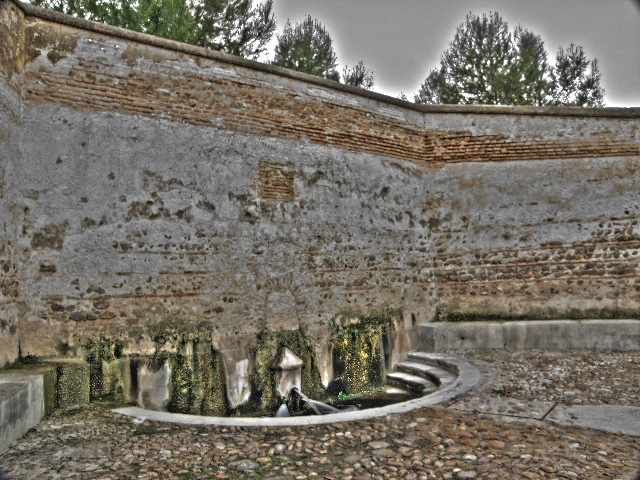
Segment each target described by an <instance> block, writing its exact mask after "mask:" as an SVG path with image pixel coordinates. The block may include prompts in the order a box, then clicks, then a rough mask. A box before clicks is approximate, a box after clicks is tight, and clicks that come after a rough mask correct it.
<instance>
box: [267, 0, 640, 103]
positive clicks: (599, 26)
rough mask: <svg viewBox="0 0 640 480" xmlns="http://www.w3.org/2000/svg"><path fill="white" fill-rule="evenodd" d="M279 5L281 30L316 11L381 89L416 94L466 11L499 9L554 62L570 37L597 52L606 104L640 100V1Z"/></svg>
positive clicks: (319, 0)
mask: <svg viewBox="0 0 640 480" xmlns="http://www.w3.org/2000/svg"><path fill="white" fill-rule="evenodd" d="M257 1H259V0H256V2H257ZM274 9H275V14H276V21H277V24H278V32H280V31H281V30H282V27H283V26H284V24H285V22H286V21H287V18H289V19H291V22H292V23H295V22H299V21H300V20H302V19H303V18H304V16H305V15H307V14H310V15H311V16H312V17H315V18H317V19H318V20H319V21H320V22H321V23H322V24H323V25H324V26H325V27H326V28H327V30H328V31H329V33H330V35H331V38H332V39H333V43H334V49H335V51H336V53H337V55H338V62H339V64H340V68H339V71H340V72H341V73H342V67H343V66H344V65H345V64H347V65H350V66H351V65H353V64H355V63H356V62H357V61H358V60H360V59H361V60H363V61H364V64H365V66H366V67H367V68H368V69H369V70H372V71H373V73H374V78H375V85H374V90H375V91H377V92H380V93H384V94H387V95H390V96H393V97H396V96H398V95H399V94H400V92H401V91H402V92H404V93H405V94H406V95H407V96H408V97H409V99H410V100H413V94H414V93H415V92H417V91H418V89H419V87H420V84H421V83H422V82H423V81H424V79H425V78H426V76H427V74H428V73H429V70H431V69H432V68H434V67H436V66H437V65H438V63H439V61H440V56H441V55H442V53H443V52H444V51H445V50H446V49H447V48H448V45H449V42H451V40H453V36H454V33H455V29H456V27H457V26H458V25H459V24H461V23H462V22H463V21H464V19H465V16H466V15H467V14H468V13H469V12H473V13H474V14H482V13H489V12H490V11H497V12H499V13H500V15H501V16H502V18H504V19H505V20H506V21H507V22H508V23H509V26H510V28H511V30H513V28H514V27H515V26H516V25H518V24H520V25H522V26H523V27H524V28H527V29H530V30H533V31H534V32H535V33H537V34H539V35H541V36H542V39H543V40H544V42H545V46H546V48H547V51H548V53H549V60H550V62H551V63H553V61H554V59H555V53H556V51H557V50H558V48H559V47H560V46H564V47H566V46H568V45H569V43H570V42H574V43H576V44H579V45H582V46H583V47H584V49H585V52H586V54H587V57H588V58H590V59H591V58H594V57H596V58H597V59H598V61H599V66H600V71H601V73H602V80H601V82H602V85H603V87H604V89H605V104H606V106H608V107H631V106H636V107H638V106H640V0H274ZM274 38H275V36H274ZM274 44H275V43H274V42H272V45H271V48H270V58H271V59H272V58H273V45H274Z"/></svg>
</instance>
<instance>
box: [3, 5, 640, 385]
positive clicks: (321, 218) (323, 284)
mask: <svg viewBox="0 0 640 480" xmlns="http://www.w3.org/2000/svg"><path fill="white" fill-rule="evenodd" d="M0 5H1V6H0V11H1V12H2V24H1V29H0V45H3V42H4V41H5V40H6V38H7V35H9V36H10V37H11V35H12V34H13V32H14V31H15V30H16V29H17V28H21V27H20V26H18V25H17V24H16V23H15V22H14V21H13V20H10V19H9V17H8V15H11V12H18V10H17V9H16V7H15V5H14V4H12V3H10V2H9V1H7V0H4V1H3V2H2V3H0ZM25 8H26V12H27V15H26V17H25V19H24V31H25V34H24V46H23V47H21V48H23V50H24V53H23V54H22V57H21V58H24V62H25V65H24V69H23V70H20V72H21V73H20V75H17V74H13V76H11V75H10V74H9V73H7V71H3V72H2V75H3V76H2V77H1V80H2V81H1V82H0V88H2V92H16V91H17V90H15V89H12V88H13V87H11V86H12V85H13V83H12V82H15V81H17V80H15V79H16V78H20V79H21V81H23V82H24V87H23V94H22V97H20V94H19V92H18V93H17V94H16V93H11V94H3V95H4V96H3V97H2V98H3V113H2V115H4V116H3V117H2V118H3V120H4V119H5V118H7V119H11V118H13V117H12V115H13V114H12V112H14V111H15V109H14V110H12V109H11V108H13V107H11V105H14V104H15V105H17V104H18V102H19V101H20V100H22V101H23V106H22V108H21V114H20V116H16V117H15V119H14V120H11V121H10V122H7V123H5V122H3V127H2V129H3V130H2V132H1V133H0V141H3V142H4V144H6V145H8V147H9V150H8V151H9V152H15V153H14V155H15V156H19V158H20V161H19V162H13V163H11V159H10V158H8V156H3V157H2V158H3V168H5V170H4V173H3V175H4V178H5V180H4V184H0V185H2V188H3V189H4V190H3V195H4V197H0V201H3V202H4V203H3V204H2V206H0V208H2V209H3V210H2V215H3V224H4V225H5V227H4V228H5V229H6V231H11V232H15V240H11V244H10V245H9V239H11V238H12V237H11V235H7V236H6V237H5V238H6V239H5V238H3V242H4V243H3V244H2V249H3V250H1V251H0V253H1V254H2V261H3V262H5V263H6V264H8V265H9V267H8V270H5V271H4V272H3V273H2V275H3V276H2V277H1V278H2V281H3V296H2V297H0V298H1V300H2V301H3V302H5V303H4V304H3V306H9V305H15V304H16V302H21V303H20V305H21V308H20V309H18V308H17V307H11V308H13V310H10V309H8V308H7V309H6V310H5V313H4V315H6V318H5V323H6V325H7V326H9V328H12V327H11V326H15V325H18V329H17V330H16V332H15V335H17V336H18V338H19V342H20V348H21V352H22V354H23V355H26V354H34V355H54V354H57V353H60V352H61V351H68V349H69V348H71V349H72V350H73V348H75V347H76V346H82V345H84V344H85V343H86V342H87V341H88V340H89V339H92V338H94V339H95V338H98V337H100V336H104V337H108V338H116V337H118V338H122V339H124V340H125V341H126V342H125V353H127V352H131V353H153V351H154V350H155V348H156V344H155V343H154V339H156V340H157V338H160V337H162V335H160V334H166V333H172V332H173V333H175V332H185V331H187V332H189V331H191V332H195V331H206V332H209V333H210V334H211V336H212V337H213V342H214V345H215V347H216V348H218V349H220V350H221V351H223V352H225V354H224V355H225V361H226V362H227V363H226V365H227V368H228V369H233V368H236V367H237V368H244V367H241V366H242V365H245V364H244V363H243V361H244V360H245V359H246V357H247V355H248V351H249V350H250V348H251V345H252V343H251V342H252V339H254V338H255V335H256V334H257V333H258V332H261V331H278V330H290V329H295V328H298V327H303V328H304V329H306V330H308V331H309V332H310V334H311V335H312V336H316V337H318V338H325V337H326V334H327V331H328V328H329V326H328V325H329V322H330V321H331V320H332V319H334V318H335V317H336V316H337V315H340V314H346V315H347V316H348V315H349V314H353V313H367V312H370V311H372V310H374V309H375V308H379V307H382V306H385V307H387V308H390V309H401V310H402V314H403V317H404V319H405V326H406V328H407V329H411V327H412V325H413V323H416V322H418V323H420V322H426V321H430V320H431V319H433V317H434V314H435V312H436V309H440V310H442V311H447V310H454V311H474V312H479V313H496V314H502V315H513V316H517V315H519V314H528V313H534V314H536V315H540V316H550V317H562V316H563V315H566V314H568V313H572V312H574V311H575V312H581V313H582V314H587V315H588V314H592V313H594V312H595V313H598V312H602V311H603V310H607V309H609V310H615V309H618V310H625V311H634V310H635V311H638V310H640V300H639V299H640V270H639V268H638V262H639V258H640V226H639V225H638V218H640V193H639V192H640V158H639V148H640V147H639V146H640V129H639V124H640V122H639V120H638V119H639V113H638V111H637V110H633V111H630V112H621V111H618V110H602V111H591V110H588V111H585V112H584V113H583V114H581V115H577V114H575V112H572V111H570V110H543V109H532V110H531V109H530V110H527V109H507V108H503V109H482V108H466V109H465V108H420V107H417V106H411V105H409V104H402V103H401V102H395V101H390V100H385V98H384V97H382V96H376V95H371V94H362V95H360V94H357V93H354V90H351V89H349V88H344V87H343V88H339V87H334V86H332V85H331V83H330V82H325V81H321V80H311V79H308V78H306V77H305V76H303V75H298V74H285V73H283V71H282V70H279V69H277V68H273V67H268V66H267V67H258V66H257V65H255V64H252V63H251V62H245V61H242V60H233V59H229V58H228V57H225V56H223V55H219V54H216V53H211V52H205V51H204V50H200V49H196V48H193V47H188V46H180V45H177V44H174V43H172V42H169V41H163V40H153V41H151V40H149V39H148V38H146V37H144V36H141V35H136V34H128V33H123V32H122V31H119V30H117V29H111V28H109V27H98V26H94V25H90V24H83V23H82V22H80V21H75V20H73V21H72V20H69V19H66V20H62V21H61V20H60V18H58V17H56V16H55V15H54V16H49V17H47V16H46V15H42V14H40V13H38V12H39V11H38V10H35V9H33V7H28V8H27V7H25ZM14 14H15V15H18V13H14ZM36 14H37V15H36ZM18 16H19V15H18ZM12 22H13V23H12ZM80 27H83V28H80ZM11 38H13V37H11ZM16 38H17V37H16ZM0 48H3V47H0ZM16 48H18V47H16ZM2 55H3V63H4V58H5V57H6V58H10V56H7V55H8V54H7V53H6V48H5V50H2ZM11 58H13V57H11ZM5 70H6V69H5ZM5 97H6V98H10V99H11V98H12V99H14V100H11V101H12V102H13V103H10V102H8V101H5V100H4V98H5ZM5 104H7V105H8V107H6V108H5V107H4V105H5ZM9 107H11V108H9ZM5 124H6V125H9V126H8V127H5V126H4V125H5ZM7 128H8V132H7ZM15 138H20V139H21V141H20V142H19V145H15V141H14V139H15ZM12 142H13V143H12ZM4 144H3V145H4ZM8 163H10V164H11V165H12V167H11V168H10V169H7V168H6V167H5V165H6V164H8ZM0 178H2V177H0ZM5 184H6V185H9V187H5V186H4V185H5ZM7 192H8V193H7ZM10 212H13V213H10ZM5 219H6V220H5ZM16 245H18V246H19V249H18V250H16V251H19V252H22V253H21V255H23V257H22V260H21V261H20V268H21V269H22V270H20V271H19V272H18V270H16V268H17V267H15V266H14V263H12V262H13V261H12V260H11V258H10V257H11V255H13V254H12V253H11V252H13V251H14V250H15V249H16V248H17V247H16ZM16 272H18V273H16ZM11 282H14V283H15V282H19V285H16V287H15V289H13V290H11V291H13V292H15V294H9V295H7V294H5V293H4V290H6V289H4V285H5V284H11ZM18 321H19V323H18ZM3 325H4V324H3ZM401 328H402V326H400V329H401ZM1 332H2V333H1V334H0V342H5V343H2V344H0V345H1V346H2V347H3V351H4V345H9V346H10V345H12V344H11V342H14V344H15V341H13V340H11V339H12V338H13V336H12V335H14V334H13V333H10V332H9V330H7V328H6V327H3V330H1ZM405 337H406V336H403V335H402V334H399V335H398V338H399V340H398V341H399V342H401V341H404V340H403V339H405ZM162 338H164V337H162ZM7 342H8V343H7ZM11 348H13V347H11ZM398 348H400V349H401V348H405V347H403V346H402V345H400V346H398ZM14 350H15V349H14ZM11 351H13V350H11ZM318 353H319V354H320V357H321V358H320V360H319V361H320V363H322V362H323V361H326V362H328V363H330V361H329V359H327V358H326V357H327V356H328V355H329V354H328V353H327V351H326V348H324V347H323V344H322V343H321V342H320V343H319V344H318ZM323 355H324V357H323ZM8 357H9V359H11V358H15V354H10V355H9V356H8ZM323 359H324V360H323ZM6 361H7V355H4V357H2V358H0V365H1V364H2V362H6ZM241 374H243V373H242V372H238V375H241ZM245 374H246V372H245Z"/></svg>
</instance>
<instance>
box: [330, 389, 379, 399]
mask: <svg viewBox="0 0 640 480" xmlns="http://www.w3.org/2000/svg"><path fill="white" fill-rule="evenodd" d="M375 390H376V387H369V388H365V389H364V390H361V391H359V392H358V393H344V392H340V393H338V400H340V401H343V400H349V399H350V398H355V397H357V396H359V395H364V394H365V393H370V392H373V391H375Z"/></svg>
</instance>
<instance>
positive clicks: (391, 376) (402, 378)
mask: <svg viewBox="0 0 640 480" xmlns="http://www.w3.org/2000/svg"><path fill="white" fill-rule="evenodd" d="M387 380H388V381H389V383H391V384H395V385H397V386H399V387H401V388H407V389H410V390H411V391H414V392H419V393H429V392H433V391H435V390H436V389H437V388H438V384H437V383H435V382H433V381H431V380H427V379H426V378H424V377H420V376H418V375H411V374H410V373H405V372H389V373H387Z"/></svg>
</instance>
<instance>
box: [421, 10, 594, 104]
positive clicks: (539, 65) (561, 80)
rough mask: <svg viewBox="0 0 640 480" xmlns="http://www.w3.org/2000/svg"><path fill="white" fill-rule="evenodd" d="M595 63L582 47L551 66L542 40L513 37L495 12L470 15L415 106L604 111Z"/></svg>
mask: <svg viewBox="0 0 640 480" xmlns="http://www.w3.org/2000/svg"><path fill="white" fill-rule="evenodd" d="M603 99H604V90H603V89H602V87H601V86H600V72H599V70H598V62H597V60H592V61H589V60H587V58H586V55H585V53H584V50H583V48H582V47H580V46H576V45H574V44H571V45H570V46H569V48H568V49H566V50H565V49H563V48H560V50H559V51H558V54H557V55H556V63H555V65H553V66H552V65H549V62H548V58H547V53H546V50H545V47H544V42H543V40H542V38H541V37H540V36H539V35H536V34H535V33H533V32H532V31H530V30H525V29H523V28H522V27H520V26H518V27H517V28H516V29H515V30H514V32H513V34H512V33H511V31H510V30H509V26H508V24H507V22H505V21H504V20H503V19H502V17H500V15H499V14H498V13H497V12H494V13H491V14H489V15H488V16H487V15H486V14H485V15H482V17H479V16H477V15H473V14H469V15H467V18H466V21H465V22H464V23H463V24H461V25H460V26H458V28H457V30H456V34H455V36H454V39H453V41H452V42H451V44H450V45H449V49H448V50H447V51H446V52H445V53H444V54H443V56H442V58H441V60H440V66H439V67H438V68H436V69H433V70H431V71H430V72H429V75H428V76H427V78H426V79H425V81H424V83H423V84H422V85H421V87H420V90H419V91H418V93H417V94H416V95H415V98H414V100H415V101H416V103H448V104H489V105H567V106H581V107H582V106H589V107H592V106H593V107H600V106H603V105H604V103H603Z"/></svg>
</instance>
